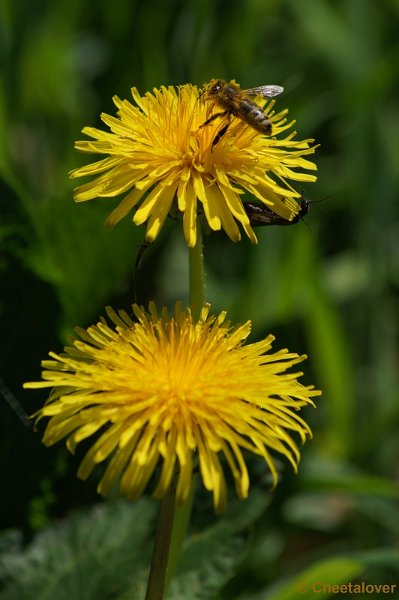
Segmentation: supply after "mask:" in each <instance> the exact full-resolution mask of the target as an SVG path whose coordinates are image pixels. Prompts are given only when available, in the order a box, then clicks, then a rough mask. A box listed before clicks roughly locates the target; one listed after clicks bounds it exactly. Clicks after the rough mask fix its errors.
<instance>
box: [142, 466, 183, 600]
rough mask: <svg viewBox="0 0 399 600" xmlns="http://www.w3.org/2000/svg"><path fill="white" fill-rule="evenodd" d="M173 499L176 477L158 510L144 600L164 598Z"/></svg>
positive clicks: (172, 516)
mask: <svg viewBox="0 0 399 600" xmlns="http://www.w3.org/2000/svg"><path fill="white" fill-rule="evenodd" d="M175 499H176V477H174V478H173V480H172V483H171V486H170V488H169V490H168V491H167V493H166V495H165V496H164V497H163V499H162V501H161V505H160V508H159V514H158V521H157V527H156V530H155V540H154V549H153V552H152V559H151V567H150V574H149V576H148V584H147V593H146V595H145V600H162V599H163V598H164V597H165V587H166V578H167V572H168V564H169V550H170V543H171V538H172V526H173V519H174V514H175Z"/></svg>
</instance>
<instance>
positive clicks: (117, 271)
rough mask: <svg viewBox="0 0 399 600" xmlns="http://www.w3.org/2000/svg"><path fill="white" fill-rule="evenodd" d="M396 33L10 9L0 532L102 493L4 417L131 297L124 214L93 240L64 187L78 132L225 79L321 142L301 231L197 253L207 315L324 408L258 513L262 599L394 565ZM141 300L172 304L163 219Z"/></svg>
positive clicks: (259, 15)
mask: <svg viewBox="0 0 399 600" xmlns="http://www.w3.org/2000/svg"><path fill="white" fill-rule="evenodd" d="M398 26H399V2H398V1H397V0H384V1H381V2H378V3H377V2H372V1H371V0H350V1H345V0H341V1H334V2H333V1H329V0H307V1H306V2H298V1H296V0H274V1H265V2H263V1H261V0H250V1H248V2H244V0H242V1H237V0H233V1H230V2H227V1H222V0H220V1H215V2H212V1H211V0H200V1H198V2H194V1H183V0H180V1H179V0H171V1H166V0H147V1H146V2H142V1H139V0H136V1H134V0H130V1H128V0H113V1H112V2H104V3H103V2H97V1H95V0H89V1H86V2H82V1H81V0H68V2H67V1H66V0H64V1H61V2H51V1H47V2H45V1H40V0H35V1H34V2H28V1H27V0H25V1H20V2H18V3H17V2H13V1H12V0H8V1H7V0H3V2H2V4H1V6H0V60H1V75H0V131H1V135H0V176H1V180H0V210H1V221H0V240H1V257H0V285H1V299H0V318H1V338H0V339H1V365H0V374H1V378H2V381H3V383H2V388H3V389H2V398H1V404H0V427H1V433H0V435H1V437H0V465H1V479H2V485H1V490H2V493H1V511H0V528H1V529H3V530H7V529H9V528H18V529H21V530H22V531H23V532H24V535H25V537H26V539H27V540H29V539H31V537H32V535H33V534H34V533H35V532H36V531H38V530H40V529H41V528H42V527H44V526H45V525H47V524H49V523H50V522H52V520H53V519H55V518H56V519H59V518H64V517H65V516H66V515H67V514H68V513H69V511H70V510H71V509H73V508H76V507H81V506H84V505H91V504H92V503H93V502H97V501H98V497H97V496H96V493H95V481H93V482H88V483H86V484H82V483H81V482H79V481H78V480H77V479H76V476H75V472H76V469H77V465H78V463H79V460H80V459H81V457H82V454H79V455H78V456H77V457H71V456H70V455H68V453H67V452H66V450H65V449H64V447H63V446H62V445H60V446H59V447H56V448H51V449H45V448H44V447H42V446H41V443H40V434H39V433H34V432H33V430H32V428H31V427H29V426H26V424H24V423H23V422H22V420H21V419H20V418H18V416H17V414H16V412H15V411H14V410H12V408H11V407H10V403H11V404H13V405H15V406H17V410H18V407H19V409H20V408H21V407H23V408H24V410H25V411H26V412H27V413H28V414H32V413H33V412H34V411H35V409H37V408H38V407H39V406H41V404H42V403H43V401H44V399H45V395H43V393H40V392H32V391H24V390H22V387H21V386H22V383H23V382H24V381H29V380H32V379H38V378H39V377H40V361H41V360H42V359H43V358H45V357H46V355H47V352H48V351H49V350H60V349H61V348H62V346H63V345H64V344H65V343H66V342H67V341H68V338H69V336H70V335H71V332H72V329H73V327H74V326H75V325H80V326H88V325H89V324H91V323H92V322H95V321H96V320H97V319H98V317H99V315H101V314H103V313H104V306H105V305H106V304H112V305H113V306H114V307H115V308H119V307H123V308H126V307H128V306H129V304H130V303H131V302H132V301H133V270H134V261H135V256H136V252H137V248H138V245H139V244H140V243H141V241H142V239H143V236H144V230H143V229H142V228H137V227H135V226H133V225H132V224H131V222H130V219H129V218H127V219H125V220H124V221H123V222H121V223H120V224H118V225H117V226H116V228H115V229H114V230H112V231H110V230H107V229H106V228H105V227H104V226H103V223H104V220H105V218H106V216H107V214H108V213H109V212H110V210H111V209H112V208H114V206H115V205H116V202H117V201H115V200H112V199H102V200H98V201H94V202H90V203H87V204H80V205H75V204H74V203H73V201H72V189H73V185H72V182H70V181H69V180H68V175H67V173H68V171H69V170H70V169H72V168H75V167H77V166H79V165H82V164H84V163H85V162H87V160H86V159H87V157H84V156H79V155H78V154H77V153H76V152H75V150H74V149H73V144H74V141H75V140H77V139H82V137H83V136H82V135H81V133H80V130H81V129H82V127H83V126H85V125H90V126H97V127H101V126H102V125H101V122H100V118H99V115H100V113H101V112H102V111H104V112H107V113H109V114H113V113H114V106H113V104H112V96H113V95H114V94H117V95H118V96H119V97H122V98H130V87H131V86H136V87H137V88H138V89H139V91H140V92H141V93H145V91H146V90H149V89H152V87H153V86H160V85H178V84H182V83H187V82H191V83H194V84H198V85H202V84H203V82H205V81H207V80H209V79H210V78H212V77H222V78H224V79H232V78H234V79H236V80H237V81H238V82H239V83H240V84H241V86H242V87H243V88H245V87H253V86H256V85H261V84H266V83H275V84H280V85H283V86H284V88H285V93H284V95H283V96H282V97H281V98H279V99H278V107H279V108H283V107H287V108H289V111H290V116H291V117H292V118H295V119H296V120H297V124H296V128H297V130H298V136H299V138H307V137H314V138H315V139H316V141H317V143H319V144H320V148H319V149H318V150H317V154H316V162H317V164H318V182H317V183H316V184H313V185H308V186H306V188H305V189H304V193H305V195H306V197H308V198H310V199H311V200H316V201H317V200H321V199H324V200H323V202H320V203H317V204H315V205H313V206H311V209H310V212H309V215H308V216H307V217H306V223H304V222H300V223H298V224H297V225H294V226H292V227H286V228H278V227H275V228H272V227H270V228H265V230H263V231H261V230H258V231H257V233H258V234H259V235H258V237H259V245H258V246H251V244H250V243H249V242H248V241H247V240H243V241H242V242H241V243H238V244H233V243H232V242H231V241H230V240H228V239H227V236H226V235H223V234H213V235H210V236H207V237H206V238H205V259H206V263H207V299H208V301H210V302H211V303H212V306H213V308H214V310H218V309H221V308H226V309H228V311H229V316H230V317H231V319H232V320H233V321H236V320H246V319H251V320H252V321H253V329H254V334H253V338H252V339H256V338H259V337H260V336H262V335H264V334H267V333H269V332H272V333H274V334H275V335H276V337H277V340H276V342H275V348H276V349H277V348H280V347H286V346H287V347H288V348H289V349H290V350H292V351H296V352H298V353H300V354H301V353H303V352H306V353H307V354H308V356H309V360H308V361H307V363H306V365H305V366H304V369H305V371H306V372H305V376H304V381H306V382H308V383H314V384H315V385H316V386H317V387H319V388H320V389H322V390H323V396H322V397H321V398H320V399H319V400H318V402H317V405H318V408H317V410H316V411H314V410H311V409H309V410H308V411H307V412H306V418H307V420H308V421H309V422H310V424H311V426H312V429H313V431H314V440H313V441H311V442H310V443H308V444H307V445H306V447H305V449H304V458H303V464H302V466H301V469H300V472H299V475H298V477H295V476H294V475H293V474H292V473H290V472H289V471H288V470H287V471H286V472H285V474H284V482H283V483H282V485H281V486H280V488H279V490H278V492H277V496H276V497H275V500H274V502H273V504H272V508H271V512H270V514H271V515H273V527H272V529H273V531H274V533H275V534H276V535H278V536H279V539H280V540H282V546H281V548H282V549H281V550H280V551H279V550H276V551H275V553H274V554H273V556H272V559H271V563H270V564H272V565H274V567H275V569H274V571H273V573H266V574H265V573H264V571H262V572H263V575H259V573H258V575H257V576H259V581H260V583H259V586H261V585H263V584H264V582H265V581H266V579H267V580H269V579H268V578H270V579H271V580H273V577H275V576H276V574H277V573H279V572H281V569H282V567H281V565H282V564H283V562H284V561H285V563H284V564H290V565H291V567H292V568H295V565H296V564H297V562H296V561H297V558H298V553H299V554H300V555H301V559H302V561H304V560H305V562H306V560H307V559H304V557H306V556H309V561H310V560H311V558H312V557H314V553H315V552H316V553H320V552H321V553H323V554H324V555H330V554H332V553H333V552H335V551H336V550H337V549H339V550H340V551H341V550H342V549H344V550H348V549H357V550H359V549H360V550H364V549H366V548H380V549H381V548H384V549H387V548H390V549H394V548H397V544H398V533H399V519H398V517H399V510H398V506H397V499H398V495H399V486H398V476H399V436H398V423H399V419H398V413H399V403H398V348H399V347H398V324H399V318H398V315H399V301H398V285H399V274H398V259H399V245H398V235H399V209H398V202H397V199H398V192H397V189H398V183H399V181H398V179H399V111H398V92H399V89H398V88H399V85H398V83H399V78H398V64H399V41H398V37H397V32H398ZM311 158H312V157H311ZM94 159H95V157H93V160H94ZM298 189H299V191H301V190H300V188H299V187H298ZM149 298H155V299H156V300H157V302H158V303H167V304H174V301H175V300H176V299H177V298H182V299H183V300H186V298H187V250H186V247H185V244H184V239H183V236H182V232H181V228H180V227H178V226H176V223H175V222H173V221H171V222H169V223H168V224H167V226H166V227H165V228H164V230H163V232H162V234H161V235H160V238H159V240H157V243H156V244H154V245H153V246H152V247H151V248H150V249H149V250H148V251H147V253H146V254H145V256H144V259H143V265H142V270H141V272H140V275H139V300H140V302H145V301H147V300H148V299H149ZM7 400H8V402H7ZM387 514H389V515H390V517H389V518H387ZM269 526H270V523H269ZM304 540H307V542H306V543H305V542H304ZM308 546H310V550H309V548H308ZM298 548H299V552H298ZM308 550H309V555H307V551H308ZM277 565H279V566H277ZM262 568H263V567H262ZM384 569H385V567H381V569H380V571H378V573H379V577H380V579H381V580H384V581H385V580H387V578H388V575H386V573H387V572H389V577H393V580H394V579H395V577H396V579H397V578H398V577H397V575H398V573H399V568H397V563H396V567H395V568H394V569H393V571H392V567H389V568H387V571H384ZM393 572H395V573H396V575H395V576H393V575H392V573H393ZM385 575H386V577H385ZM257 576H254V577H255V579H256V577H257ZM384 577H385V579H384ZM244 587H245V585H244ZM230 594H231V591H230ZM226 597H233V596H226Z"/></svg>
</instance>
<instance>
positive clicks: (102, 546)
mask: <svg viewBox="0 0 399 600" xmlns="http://www.w3.org/2000/svg"><path fill="white" fill-rule="evenodd" d="M153 515H154V504H153V503H151V502H148V501H145V500H141V501H140V502H136V503H128V502H122V501H119V502H115V503H109V504H104V505H99V506H96V507H94V508H93V509H92V510H90V511H88V512H81V513H76V514H74V515H72V516H70V517H69V518H68V519H65V520H64V521H63V522H62V523H59V524H57V525H54V526H53V527H50V528H48V529H46V530H44V531H43V532H41V533H40V534H38V535H37V536H36V537H35V538H34V540H33V541H32V543H31V544H30V545H29V546H28V547H27V548H26V550H23V549H22V548H21V547H20V546H19V547H18V546H17V544H16V542H15V539H14V538H13V539H12V544H11V543H9V544H7V546H6V548H5V549H4V550H3V551H2V552H1V554H0V581H1V583H2V584H3V586H4V588H3V589H2V591H1V592H0V599H1V600H70V599H72V598H73V600H109V599H110V598H117V597H118V596H119V594H122V593H124V591H125V590H126V589H128V590H129V592H130V598H132V590H133V591H134V590H135V589H136V591H137V590H139V589H140V590H141V591H142V589H143V585H144V584H143V582H145V571H146V569H147V568H148V564H149V560H150V551H151V539H150V538H149V532H150V531H151V529H152V521H153ZM2 546H4V544H3V545H1V544H0V548H2ZM138 598H140V596H138Z"/></svg>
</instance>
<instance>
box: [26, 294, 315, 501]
mask: <svg viewBox="0 0 399 600" xmlns="http://www.w3.org/2000/svg"><path fill="white" fill-rule="evenodd" d="M209 310H210V309H209V305H205V306H204V307H203V309H202V312H201V315H200V318H199V320H198V321H197V322H195V321H194V320H193V317H192V315H191V312H190V310H189V309H186V310H183V309H182V307H181V305H180V304H179V303H177V304H176V308H175V311H174V314H173V315H172V316H171V317H170V316H169V314H168V312H167V310H166V309H162V311H161V312H160V313H158V312H157V311H156V309H155V306H154V304H153V303H150V309H149V312H146V311H145V310H144V309H143V308H140V307H138V306H137V305H134V306H133V311H134V313H135V315H136V318H137V321H133V320H132V319H131V318H130V317H129V316H128V314H127V313H126V312H124V311H119V312H118V313H116V312H115V311H114V310H112V309H111V308H108V309H107V314H108V317H109V319H110V320H111V321H112V322H113V326H110V325H109V324H108V322H107V321H106V320H105V319H103V318H102V319H101V321H100V322H99V323H98V324H97V325H95V326H92V327H89V328H88V329H87V330H83V329H78V330H77V332H78V335H79V338H80V339H77V340H75V342H74V345H73V346H72V347H67V348H66V349H65V352H66V353H65V354H61V355H58V354H54V353H50V356H51V357H52V360H46V361H44V362H43V367H44V371H43V374H42V377H43V381H40V382H30V383H26V384H25V387H30V388H45V387H51V388H53V389H52V392H51V394H50V397H49V399H48V401H47V403H46V404H45V405H44V407H43V408H42V409H40V410H39V411H38V413H37V414H36V415H35V416H36V420H37V421H38V420H40V419H42V418H44V417H48V418H49V421H48V422H47V426H46V429H45V432H44V436H43V442H44V444H46V445H48V446H50V445H52V444H54V443H56V442H58V441H59V440H61V439H62V438H68V439H67V447H68V449H69V450H70V451H71V452H74V450H75V447H76V446H77V444H79V442H81V441H82V440H87V438H90V437H91V436H95V440H94V441H93V444H92V446H91V447H90V449H89V450H88V452H87V454H86V455H85V457H84V459H83V461H82V463H81V465H80V467H79V471H78V476H79V477H80V478H81V479H86V478H87V477H89V475H90V474H91V473H92V471H93V469H94V468H95V466H96V465H97V464H99V463H102V462H103V461H106V460H107V466H106V468H105V471H104V473H103V475H102V477H101V480H100V482H99V485H98V488H97V489H98V492H99V493H100V494H102V495H106V494H108V493H109V492H110V491H111V489H112V488H113V487H114V486H115V484H119V486H120V490H121V493H122V494H123V495H125V496H127V497H128V498H129V499H136V498H138V497H139V496H140V495H141V494H142V493H143V491H144V490H145V489H146V488H147V484H148V483H149V482H150V483H152V485H153V486H154V489H153V490H152V491H153V495H154V496H155V497H156V498H162V497H163V495H164V494H165V493H166V491H167V490H168V488H169V486H170V484H171V479H172V477H173V475H174V473H176V474H177V499H178V501H179V502H183V501H184V500H185V499H186V498H187V497H188V495H189V493H190V489H191V485H192V473H193V470H194V469H195V468H196V466H198V468H199V472H200V475H201V479H202V481H203V484H204V486H205V488H206V489H207V490H209V491H210V492H212V494H213V499H214V505H215V509H216V510H217V511H218V512H220V511H222V510H223V508H224V506H225V504H226V495H227V493H226V485H227V484H226V471H230V472H231V476H232V478H233V480H234V484H235V489H236V492H237V495H238V496H239V498H241V499H243V498H245V497H246V496H247V494H248V489H249V475H248V471H247V467H246V463H245V457H244V454H245V453H247V452H250V453H254V454H255V455H257V456H259V457H261V458H262V459H263V460H264V461H265V462H266V464H267V466H268V468H269V470H270V472H271V475H272V478H273V481H274V483H276V482H277V479H278V473H277V469H276V465H275V458H274V454H275V453H280V454H281V455H283V456H285V457H286V458H287V459H288V460H289V461H290V463H291V464H292V465H293V467H294V469H295V470H296V469H297V465H298V461H299V458H300V454H299V450H298V447H297V444H296V442H295V441H294V439H293V437H292V434H293V433H296V434H298V436H299V438H300V440H301V441H302V442H304V441H305V439H306V437H308V436H310V435H311V432H310V429H309V427H308V425H307V424H306V423H305V421H303V419H302V418H301V417H300V416H299V415H298V414H297V413H298V410H299V409H300V408H301V407H303V406H305V405H306V404H312V400H311V398H312V397H313V396H318V395H319V394H320V392H319V391H317V390H315V389H314V388H313V386H308V387H306V386H304V385H302V384H301V383H299V382H298V377H299V376H301V375H302V373H298V372H296V373H295V372H294V373H292V372H291V373H287V372H286V371H287V369H289V368H290V367H292V366H293V365H295V364H296V363H298V362H300V361H302V360H303V359H304V358H306V357H304V356H299V355H297V354H295V353H290V352H288V350H280V351H278V352H274V353H271V352H270V348H271V344H272V341H273V339H274V338H273V336H268V337H267V338H266V339H265V340H263V341H260V342H257V343H253V344H245V340H246V338H247V337H248V335H249V332H250V322H247V323H245V324H243V325H237V326H235V327H233V326H231V325H230V323H229V322H226V320H225V319H226V313H225V312H222V313H220V314H219V315H214V316H212V315H210V314H209ZM156 467H158V469H156ZM150 480H151V481H150Z"/></svg>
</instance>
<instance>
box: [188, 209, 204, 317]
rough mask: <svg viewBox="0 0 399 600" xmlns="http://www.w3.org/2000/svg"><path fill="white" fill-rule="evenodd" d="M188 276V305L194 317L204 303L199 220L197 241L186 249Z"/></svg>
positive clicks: (202, 259)
mask: <svg viewBox="0 0 399 600" xmlns="http://www.w3.org/2000/svg"><path fill="white" fill-rule="evenodd" d="M188 256H189V272H190V274H189V276H190V305H191V307H192V308H191V310H192V312H193V316H194V318H198V317H199V315H200V312H201V309H202V305H203V304H204V297H205V270H204V253H203V247H202V234H201V222H200V220H199V219H198V222H197V243H196V244H195V246H194V248H189V249H188Z"/></svg>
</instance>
